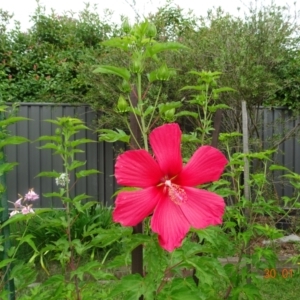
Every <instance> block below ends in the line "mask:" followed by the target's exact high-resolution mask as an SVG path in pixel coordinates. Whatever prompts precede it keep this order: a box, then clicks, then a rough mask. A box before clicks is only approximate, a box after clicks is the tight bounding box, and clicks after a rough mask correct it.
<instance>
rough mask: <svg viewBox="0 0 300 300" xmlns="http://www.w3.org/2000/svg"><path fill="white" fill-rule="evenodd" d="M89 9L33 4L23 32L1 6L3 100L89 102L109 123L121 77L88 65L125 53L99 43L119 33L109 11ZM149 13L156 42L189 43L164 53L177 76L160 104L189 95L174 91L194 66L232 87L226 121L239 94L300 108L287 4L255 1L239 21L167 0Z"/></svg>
mask: <svg viewBox="0 0 300 300" xmlns="http://www.w3.org/2000/svg"><path fill="white" fill-rule="evenodd" d="M94 11H95V10H94V8H93V7H90V6H89V5H87V6H86V8H85V9H84V10H83V11H81V12H80V13H79V14H78V16H77V17H76V18H75V16H73V15H71V14H67V13H66V14H64V15H57V14H55V12H52V14H50V15H48V14H46V12H45V9H44V8H43V7H42V6H40V5H38V7H37V9H36V11H35V13H34V15H33V16H32V19H31V21H32V23H33V25H32V27H31V28H30V29H29V30H27V31H26V32H22V30H21V28H20V26H19V25H18V24H16V25H15V28H14V29H13V30H11V31H8V30H7V24H8V22H9V20H10V19H11V16H10V14H9V13H8V12H5V11H3V10H0V98H1V99H2V100H3V101H6V102H18V101H21V102H57V103H61V102H67V103H75V102H76V103H78V102H79V103H88V104H91V105H92V106H93V107H94V108H95V109H96V110H101V111H105V113H106V115H108V116H109V118H107V119H105V118H103V119H102V125H105V127H113V124H115V123H116V122H117V118H115V122H111V121H112V120H113V119H111V115H113V109H114V107H115V105H116V102H117V99H118V98H119V96H120V91H119V90H118V89H117V88H116V87H117V86H118V85H119V84H120V82H119V79H118V78H115V77H114V76H110V77H109V80H108V78H107V75H103V74H94V73H93V72H92V70H94V68H95V66H96V65H99V64H101V65H103V64H109V65H119V66H125V65H126V64H127V62H128V57H126V56H125V54H124V53H121V51H119V50H116V49H112V48H107V47H103V46H101V45H100V42H102V41H105V40H107V39H109V38H111V37H113V36H119V35H120V32H121V28H120V25H117V24H114V23H113V22H112V21H111V20H110V16H109V15H104V17H100V16H99V15H97V14H95V13H94ZM148 18H149V19H150V20H151V21H152V22H153V23H154V24H155V25H156V27H157V31H158V36H157V39H158V40H160V41H170V40H173V41H179V42H181V43H183V44H184V45H186V46H188V47H189V48H190V50H189V52H188V53H187V52H185V51H179V52H177V53H173V52H172V53H166V54H164V57H163V58H164V59H166V61H167V64H168V66H170V67H173V68H175V69H176V70H177V75H178V76H176V77H175V78H172V80H170V81H168V82H164V84H163V91H162V97H161V100H160V101H178V100H181V99H184V100H188V98H189V96H190V95H189V92H187V91H179V89H180V88H181V87H183V86H185V85H194V84H195V80H196V79H195V78H194V77H193V76H191V75H190V74H187V71H190V70H191V69H194V70H197V71H201V70H207V71H220V72H222V76H221V78H220V80H219V82H218V83H219V85H220V86H228V87H232V88H234V89H235V90H236V92H235V93H227V94H226V93H225V94H223V95H222V99H221V100H222V103H224V104H227V105H229V106H230V107H231V108H233V109H234V111H237V113H236V114H235V115H234V118H231V119H232V120H235V121H236V122H238V119H239V113H238V111H239V106H240V101H241V100H242V99H243V100H246V101H247V103H248V106H249V107H256V106H259V105H264V106H286V107H288V108H290V109H298V108H299V106H300V101H299V100H300V92H299V84H300V77H299V76H300V73H299V72H300V71H299V70H300V68H299V66H300V58H299V57H300V56H299V26H298V25H297V23H296V21H295V20H296V16H293V15H292V13H291V12H290V11H289V10H288V9H287V8H284V7H279V6H276V5H275V4H272V5H270V6H260V5H259V4H258V2H255V5H254V6H252V7H250V8H249V11H248V12H247V13H246V14H245V16H244V17H243V18H237V17H234V16H232V15H229V14H226V13H225V12H224V11H222V10H221V9H220V8H218V9H215V10H211V11H208V12H207V13H206V14H204V15H201V16H196V15H193V14H192V13H191V12H190V13H184V12H183V10H182V9H181V8H179V7H177V6H175V5H174V4H173V3H172V1H167V2H166V3H165V4H164V5H162V7H160V8H158V9H157V12H156V13H155V14H152V15H149V16H148ZM148 67H149V70H150V69H151V68H150V67H151V66H148ZM146 69H147V66H146ZM156 89H157V88H156V86H155V84H154V85H152V86H151V88H150V90H149V98H150V100H151V95H152V92H151V90H153V94H155V91H156ZM184 100H183V101H184ZM235 121H234V122H235ZM191 122H193V121H191ZM228 126H229V128H230V129H231V127H232V126H233V125H232V124H229V125H228Z"/></svg>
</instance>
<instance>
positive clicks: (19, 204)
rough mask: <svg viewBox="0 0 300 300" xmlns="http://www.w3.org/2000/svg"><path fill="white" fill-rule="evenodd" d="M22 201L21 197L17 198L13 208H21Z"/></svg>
mask: <svg viewBox="0 0 300 300" xmlns="http://www.w3.org/2000/svg"><path fill="white" fill-rule="evenodd" d="M22 200H23V197H22V198H19V199H18V200H17V201H16V202H15V207H16V208H17V207H22Z"/></svg>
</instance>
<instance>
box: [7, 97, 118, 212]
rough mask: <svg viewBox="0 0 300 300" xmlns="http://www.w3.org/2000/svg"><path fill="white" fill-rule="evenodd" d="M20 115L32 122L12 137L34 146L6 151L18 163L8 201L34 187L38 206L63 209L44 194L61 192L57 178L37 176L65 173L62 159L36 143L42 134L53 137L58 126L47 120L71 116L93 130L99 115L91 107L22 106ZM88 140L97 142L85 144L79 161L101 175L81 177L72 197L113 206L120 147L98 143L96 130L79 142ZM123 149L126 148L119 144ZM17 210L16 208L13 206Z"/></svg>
mask: <svg viewBox="0 0 300 300" xmlns="http://www.w3.org/2000/svg"><path fill="white" fill-rule="evenodd" d="M17 115H18V116H22V117H26V118H29V119H31V120H29V121H22V122H19V123H17V124H15V125H12V126H10V127H9V130H10V132H11V134H13V135H20V136H24V137H27V138H28V139H29V140H30V141H32V142H31V143H25V144H22V145H17V146H9V147H7V148H6V157H7V161H9V162H18V163H19V165H18V166H17V167H15V169H14V170H13V171H12V172H9V173H8V174H7V185H8V187H7V188H8V199H9V200H10V201H15V200H16V199H18V193H19V194H22V195H24V194H25V193H27V191H28V189H29V188H32V187H33V188H34V189H35V191H36V193H38V194H39V195H40V200H39V201H37V202H36V203H35V205H34V206H35V207H51V206H52V205H53V206H54V207H62V204H61V202H60V200H59V199H49V198H46V197H43V196H42V194H43V193H50V192H53V191H58V187H57V186H56V184H55V179H54V178H47V177H36V176H37V174H38V173H40V172H43V171H53V170H55V171H57V172H62V171H63V165H62V160H61V158H60V157H59V156H58V155H53V154H52V153H53V151H52V150H50V149H38V147H40V146H41V145H43V144H44V143H45V142H34V141H35V140H36V139H37V138H39V137H40V136H41V135H53V134H54V132H55V128H56V126H55V125H54V124H52V123H49V122H45V121H44V120H46V119H52V120H54V119H56V118H57V117H63V116H71V117H76V118H79V119H81V120H82V121H83V122H84V123H85V124H86V125H87V126H88V127H90V128H91V127H92V123H93V121H94V120H95V119H96V114H95V112H93V111H92V110H91V109H90V107H89V106H83V105H81V106H74V105H68V104H59V105H57V104H46V103H42V104H40V103H21V104H20V107H19V109H18V113H17ZM79 138H88V139H92V140H94V141H95V142H94V143H88V144H86V145H82V146H81V149H82V150H84V153H79V154H77V157H76V159H78V160H83V161H86V166H85V167H83V168H82V169H97V170H99V171H100V172H101V173H100V174H98V175H91V176H88V177H85V178H81V179H79V180H78V182H77V183H76V184H75V185H74V188H73V189H72V190H71V195H73V196H74V195H79V194H82V193H86V194H87V195H89V196H92V197H93V199H94V200H97V201H99V202H101V203H103V204H104V205H112V203H113V199H112V195H113V193H114V192H115V190H116V188H117V186H116V182H115V180H114V176H113V174H114V161H115V160H114V158H115V156H116V151H115V149H116V148H117V145H115V144H108V143H100V142H98V138H97V134H96V133H95V132H93V130H83V131H82V132H80V133H79V134H77V135H76V136H75V139H79ZM119 146H123V145H119ZM74 179H75V178H74V174H71V182H70V183H71V184H73V183H74ZM11 206H12V207H13V205H11Z"/></svg>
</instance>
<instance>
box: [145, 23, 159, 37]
mask: <svg viewBox="0 0 300 300" xmlns="http://www.w3.org/2000/svg"><path fill="white" fill-rule="evenodd" d="M156 35H157V29H156V26H155V25H154V24H153V23H148V28H147V32H146V36H147V37H149V38H155V37H156Z"/></svg>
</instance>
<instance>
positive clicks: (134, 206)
mask: <svg viewBox="0 0 300 300" xmlns="http://www.w3.org/2000/svg"><path fill="white" fill-rule="evenodd" d="M159 199H160V193H159V190H158V188H156V187H150V188H147V189H143V190H138V191H131V192H121V193H119V194H118V196H117V199H116V202H115V205H116V207H115V209H114V212H113V220H114V222H118V223H121V224H122V225H123V226H135V225H137V224H138V223H139V222H141V221H142V220H144V219H145V218H146V217H147V216H149V215H150V214H151V213H152V212H153V211H154V208H155V206H156V205H157V202H158V201H159Z"/></svg>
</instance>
